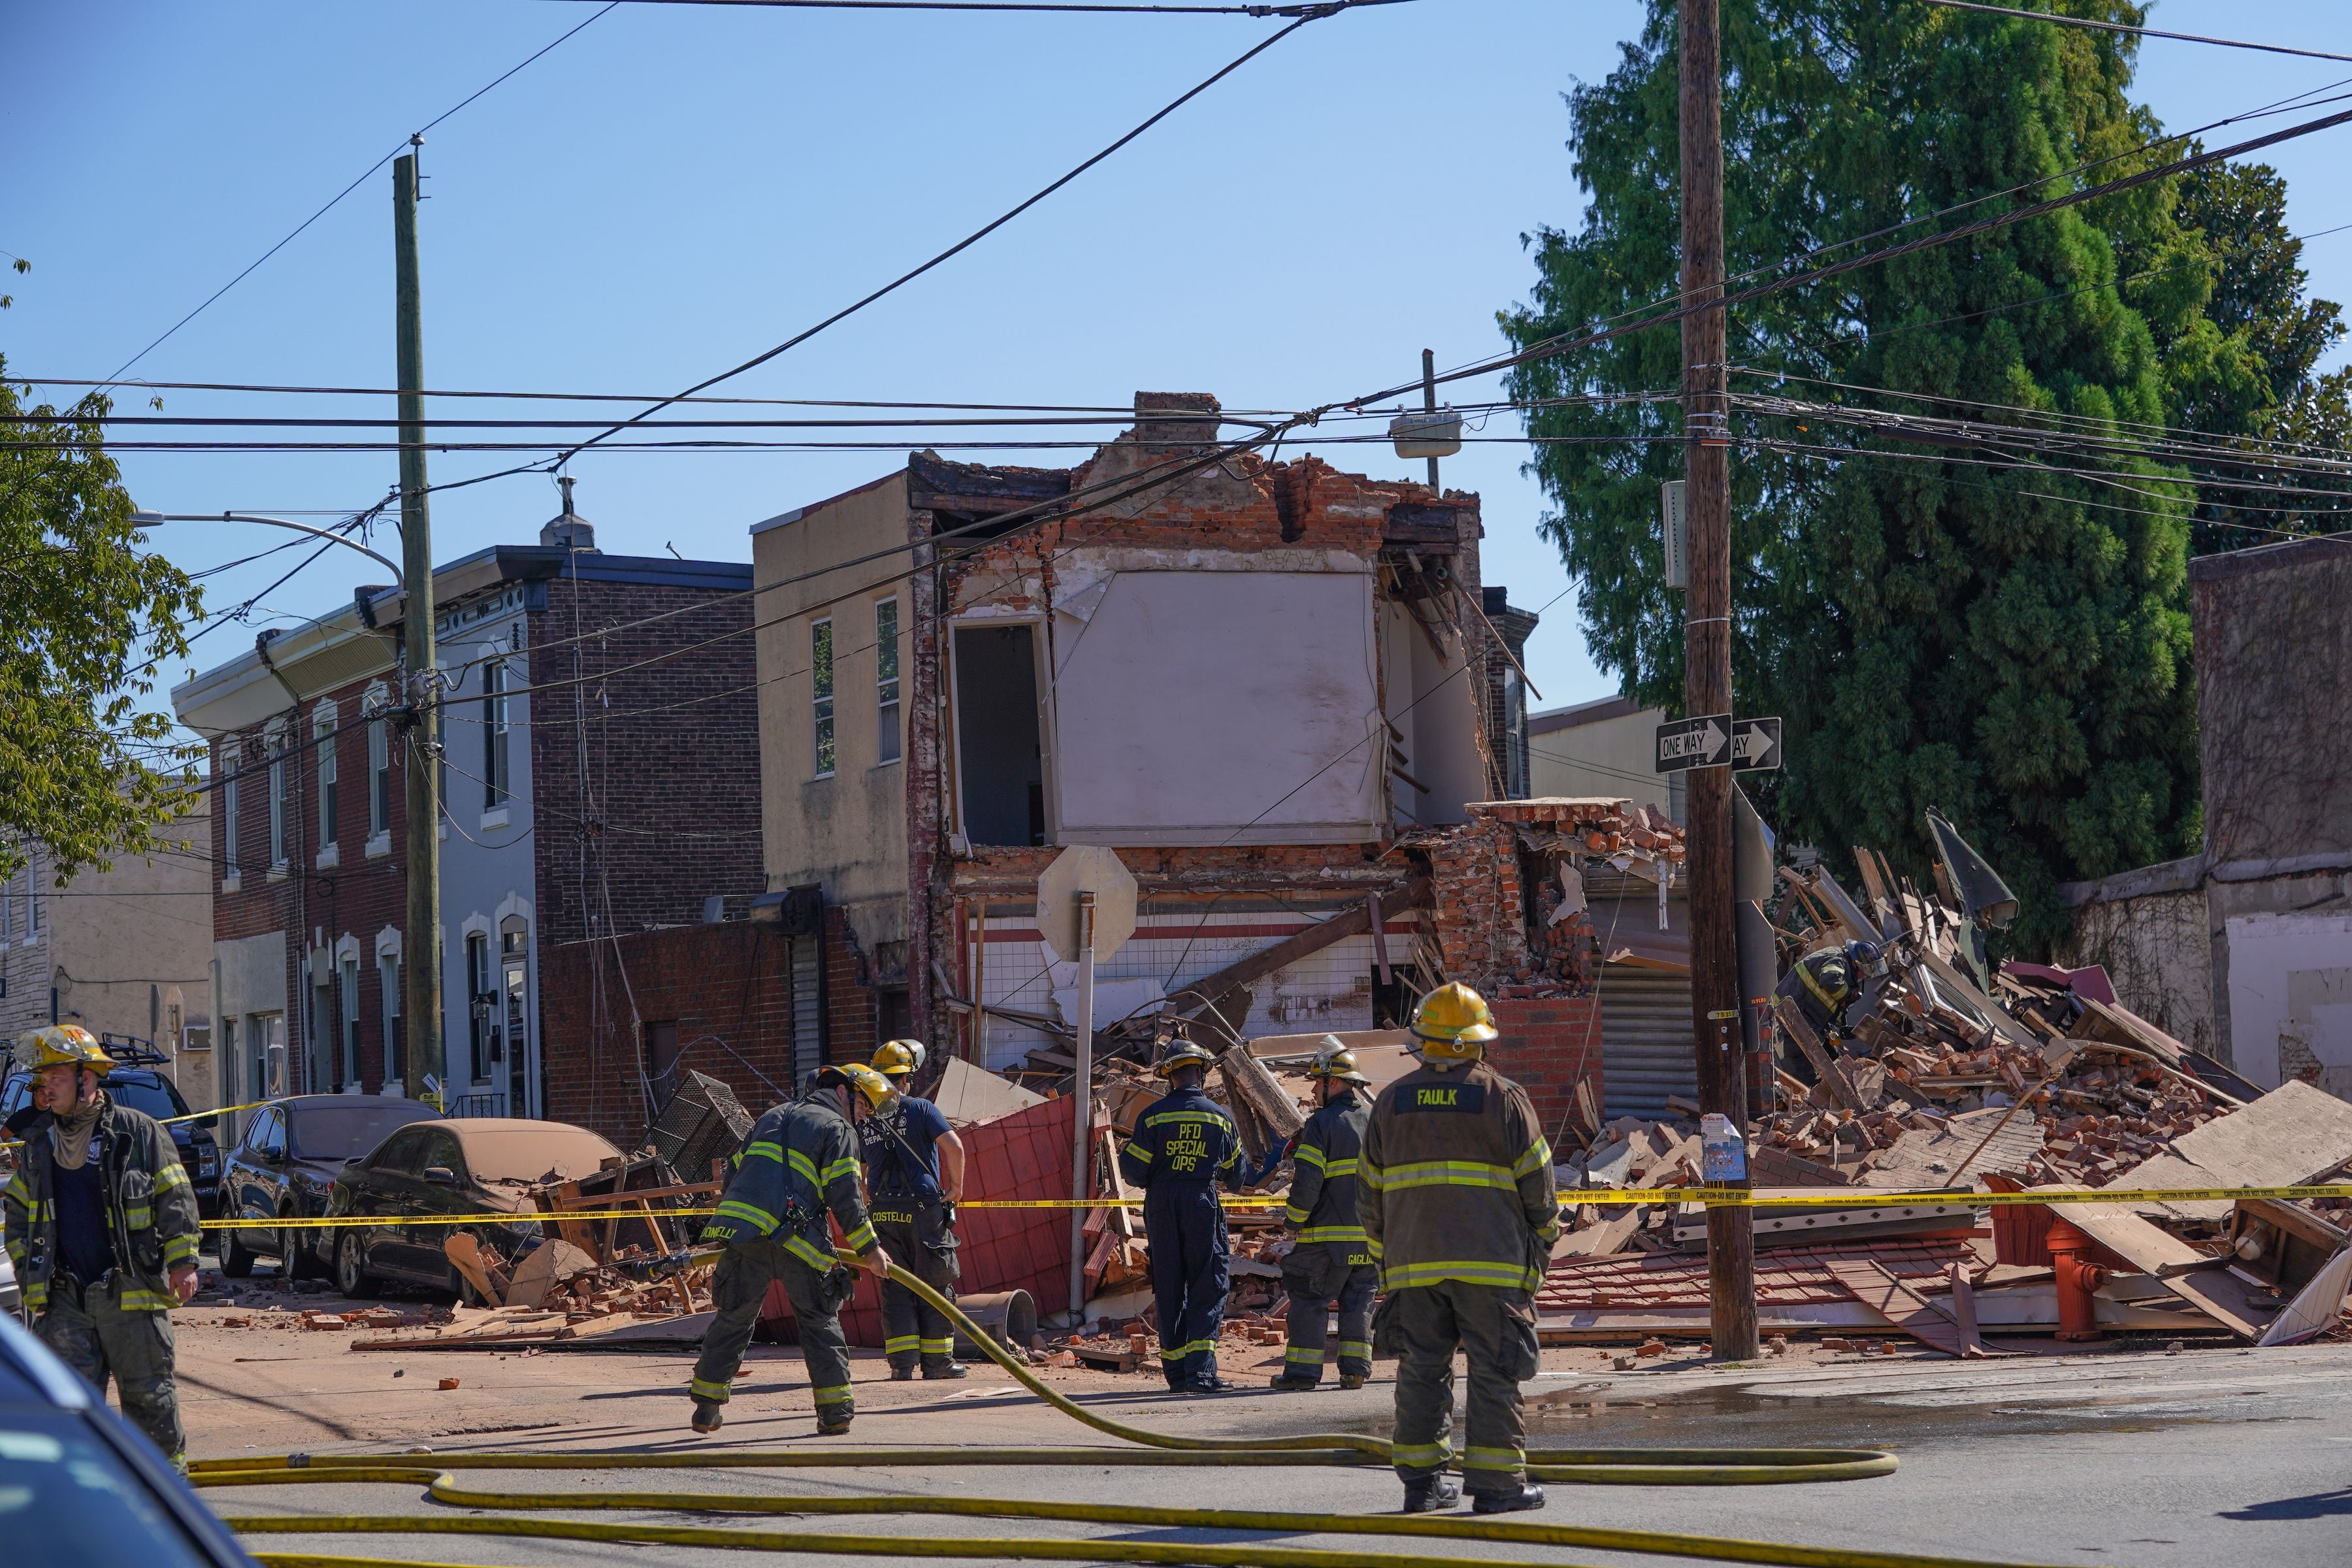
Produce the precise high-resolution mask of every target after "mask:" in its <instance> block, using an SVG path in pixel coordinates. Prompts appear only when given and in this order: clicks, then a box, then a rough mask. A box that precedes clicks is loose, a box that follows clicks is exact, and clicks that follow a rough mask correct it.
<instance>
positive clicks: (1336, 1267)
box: [1282, 1241, 1381, 1383]
mask: <svg viewBox="0 0 2352 1568" xmlns="http://www.w3.org/2000/svg"><path fill="white" fill-rule="evenodd" d="M1380 1278H1381V1275H1380V1270H1379V1269H1377V1268H1373V1267H1372V1258H1371V1254H1370V1252H1368V1251H1367V1250H1366V1249H1365V1244H1364V1243H1363V1242H1360V1241H1357V1242H1345V1241H1303V1242H1300V1243H1299V1244H1298V1246H1297V1248H1295V1249H1294V1250H1293V1251H1292V1252H1291V1254H1290V1256H1289V1257H1287V1258H1284V1259H1283V1260H1282V1283H1283V1288H1284V1289H1286V1290H1288V1291H1289V1292H1290V1348H1289V1349H1287V1350H1286V1351H1285V1352H1283V1354H1282V1375H1283V1377H1284V1378H1285V1379H1286V1380H1287V1381H1289V1382H1292V1383H1320V1382H1322V1381H1323V1345H1324V1338H1325V1332H1326V1331H1327V1330H1328V1328H1329V1327H1330V1321H1331V1302H1332V1301H1333V1300H1338V1301H1339V1373H1340V1375H1341V1376H1343V1377H1344V1376H1353V1377H1370V1375H1371V1373H1372V1292H1373V1291H1374V1290H1375V1289H1378V1288H1379V1285H1380Z"/></svg>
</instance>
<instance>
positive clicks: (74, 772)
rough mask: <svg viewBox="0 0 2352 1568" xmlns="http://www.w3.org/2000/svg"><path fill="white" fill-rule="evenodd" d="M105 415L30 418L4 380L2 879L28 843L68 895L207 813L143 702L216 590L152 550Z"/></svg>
mask: <svg viewBox="0 0 2352 1568" xmlns="http://www.w3.org/2000/svg"><path fill="white" fill-rule="evenodd" d="M5 371H6V365H5V362H0V378H5ZM26 391H27V393H29V389H26ZM107 410H108V403H107V400H106V399H105V398H104V397H102V396H96V395H93V396H90V397H87V398H85V399H83V400H82V401H81V402H80V403H79V404H77V405H74V406H73V407H72V408H70V409H68V410H65V411H63V412H59V411H58V410H57V409H55V408H52V407H50V406H49V405H46V404H44V405H38V406H35V407H31V408H27V407H26V406H25V405H24V404H23V402H22V401H20V398H19V394H18V390H17V388H16V387H14V386H11V385H9V384H7V383H6V382H5V379H0V419H4V420H5V423H0V875H6V876H13V875H15V874H16V871H17V870H18V869H19V868H21V867H22V866H23V865H24V863H25V858H26V857H25V844H26V841H27V840H30V839H38V840H40V841H41V843H42V844H43V845H45V846H46V847H47V852H48V856H47V858H48V860H49V862H50V864H51V866H52V867H53V868H54V869H55V871H56V875H57V878H58V881H59V882H63V881H65V880H66V879H68V878H69V877H71V876H72V875H73V874H74V873H75V872H76V871H78V870H79V869H81V868H83V867H85V866H90V865H96V866H100V867H101V868H103V867H105V866H108V865H110V864H111V863H112V860H111V858H112V857H113V856H116V855H121V854H141V853H145V852H147V851H150V850H152V849H155V848H159V847H164V846H165V845H166V844H168V843H172V842H174V841H173V840H172V839H170V838H169V837H168V835H169V828H170V824H171V823H172V822H173V819H174V818H176V817H177V816H180V815H182V814H183V813H184V811H185V810H186V809H187V807H188V805H189V804H190V802H191V800H192V798H193V797H192V795H191V794H190V789H189V786H190V784H192V782H193V778H194V773H193V768H192V766H191V765H190V759H191V756H192V752H191V751H190V750H189V749H188V748H185V747H183V746H178V745H175V744H173V741H172V734H171V724H170V721H168V720H167V719H165V718H164V717H163V715H162V714H160V713H155V712H150V711H141V710H140V703H139V700H140V699H141V698H142V697H143V696H145V695H146V694H147V693H148V692H150V691H152V689H153V688H154V679H153V671H154V669H155V668H156V667H157V666H158V665H159V664H161V663H162V662H163V661H164V660H166V659H170V658H178V657H180V656H181V655H183V654H184V653H185V652H186V651H187V641H186V638H185V637H184V634H183V632H182V630H181V627H182V625H183V623H184V622H186V621H187V620H189V619H190V618H192V617H194V616H196V615H197V614H198V613H199V611H200V609H201V607H202V596H201V595H202V590H201V589H200V588H198V587H197V586H196V584H194V583H191V582H190V581H189V580H188V578H187V576H186V575H185V574H183V573H182V572H181V571H180V570H179V569H178V568H177V567H175V566H173V564H172V563H170V562H168V561H165V560H164V559H163V557H162V556H160V555H152V554H149V553H146V552H144V551H142V549H141V548H140V546H141V545H142V542H143V541H142V537H141V535H140V534H139V533H138V532H137V531H136V530H135V529H133V527H132V526H131V498H130V496H129V495H128V494H127V493H125V491H124V490H123V488H122V484H121V477H120V475H119V474H118V473H117V472H116V469H115V465H114V461H113V459H112V458H109V457H108V456H107V455H106V450H105V445H104V434H105V432H104V426H101V425H100V424H99V423H98V421H99V419H100V417H101V416H104V415H105V414H106V412H107ZM19 419H22V420H24V421H25V422H24V423H21V424H20V423H17V421H18V420H19Z"/></svg>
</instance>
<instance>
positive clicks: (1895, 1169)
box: [1862, 1107, 2042, 1192]
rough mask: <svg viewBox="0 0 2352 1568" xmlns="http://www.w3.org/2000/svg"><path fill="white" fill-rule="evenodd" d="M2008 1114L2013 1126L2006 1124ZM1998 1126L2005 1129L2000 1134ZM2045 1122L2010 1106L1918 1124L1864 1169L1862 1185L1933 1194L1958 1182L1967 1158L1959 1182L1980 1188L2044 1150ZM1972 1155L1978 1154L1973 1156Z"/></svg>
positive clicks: (1972, 1111) (1893, 1190)
mask: <svg viewBox="0 0 2352 1568" xmlns="http://www.w3.org/2000/svg"><path fill="white" fill-rule="evenodd" d="M2004 1116H2008V1117H2009V1121H2008V1125H2006V1126H2001V1119H2002V1118H2003V1117H2004ZM1996 1127H2000V1131H1998V1132H1995V1131H1993V1129H1994V1128H1996ZM1988 1136H1990V1138H1991V1142H1990V1143H1987V1142H1985V1140H1986V1138H1987V1137H1988ZM1979 1144H1984V1152H1983V1153H1981V1154H1977V1153H1976V1151H1977V1146H1978V1145H1979ZM2040 1152H2042V1124H2041V1123H2040V1122H2038V1121H2034V1120H2033V1116H2032V1112H2030V1111H2025V1110H2020V1111H2018V1112H2017V1113H2016V1114H2015V1115H2013V1116H2011V1115H2009V1110H2008V1108H2007V1107H2002V1108H2000V1109H1998V1110H1971V1111H1969V1112H1968V1113H1967V1114H1966V1115H1964V1116H1955V1117H1953V1118H1952V1119H1951V1120H1950V1121H1948V1122H1947V1123H1946V1124H1945V1125H1944V1126H1942V1127H1939V1128H1937V1129H1935V1130H1934V1131H1927V1130H1924V1129H1920V1128H1914V1129H1912V1130H1911V1131H1907V1132H1905V1133H1904V1134H1903V1135H1902V1136H1901V1137H1899V1138H1897V1139H1896V1140H1895V1142H1894V1143H1893V1144H1892V1145H1891V1146H1890V1147H1889V1148H1888V1149H1887V1150H1886V1152H1885V1153H1883V1154H1881V1155H1880V1156H1879V1158H1878V1163H1877V1164H1876V1165H1875V1166H1874V1167H1873V1168H1872V1169H1870V1170H1867V1171H1864V1173H1862V1184H1863V1185H1864V1186H1868V1187H1880V1188H1884V1189H1886V1190H1888V1191H1892V1192H1929V1191H1933V1190H1935V1189H1937V1188H1939V1187H1948V1186H1952V1185H1954V1184H1955V1179H1954V1176H1955V1173H1957V1172H1958V1171H1959V1170H1960V1167H1961V1164H1962V1163H1963V1162H1965V1163H1966V1164H1967V1166H1968V1169H1967V1172H1966V1173H1965V1174H1962V1175H1960V1176H1959V1177H1958V1184H1965V1185H1969V1186H1975V1185H1978V1184H1980V1182H1981V1181H1982V1178H1983V1177H1984V1176H1985V1174H1986V1173H1988V1172H1996V1173H1997V1172H2003V1171H2022V1170H2023V1169H2025V1162H2026V1161H2027V1160H2029V1159H2031V1158H2032V1157H2033V1156H2034V1155H2036V1154H2038V1153H2040ZM1971 1154H1976V1158H1974V1159H1973V1160H1971V1159H1969V1155H1971Z"/></svg>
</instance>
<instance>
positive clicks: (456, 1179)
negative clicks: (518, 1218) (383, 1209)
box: [400, 1127, 482, 1285]
mask: <svg viewBox="0 0 2352 1568" xmlns="http://www.w3.org/2000/svg"><path fill="white" fill-rule="evenodd" d="M422 1131H423V1132H424V1136H425V1152H424V1155H423V1156H422V1160H421V1163H420V1164H419V1166H418V1169H417V1174H416V1194H415V1212H416V1213H417V1215H420V1216H423V1215H471V1214H477V1213H479V1212H480V1210H481V1207H482V1205H481V1201H480V1199H479V1198H478V1196H477V1195H476V1194H474V1193H473V1191H472V1190H471V1184H469V1183H468V1182H467V1177H466V1160H465V1156H464V1154H463V1153H462V1152H460V1151H459V1149H458V1147H457V1139H456V1138H454V1137H452V1136H451V1135H450V1134H449V1133H447V1132H446V1131H442V1130H441V1129H439V1128H437V1127H426V1128H424V1129H422ZM459 1228H461V1227H459V1226H446V1225H413V1226H403V1227H402V1229H403V1231H404V1236H403V1237H402V1240H401V1243H400V1245H401V1246H402V1247H404V1253H403V1257H404V1271H405V1272H407V1273H408V1274H409V1276H410V1277H411V1278H413V1279H420V1280H424V1281H425V1282H427V1283H430V1284H435V1285H446V1284H447V1283H448V1280H449V1255H448V1253H447V1252H446V1250H445V1249H444V1247H443V1244H444V1243H445V1242H446V1241H447V1240H448V1239H449V1237H451V1236H453V1235H455V1234H456V1233H457V1230H458V1229H459Z"/></svg>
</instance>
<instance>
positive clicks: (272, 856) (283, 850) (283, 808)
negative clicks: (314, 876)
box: [269, 731, 294, 871]
mask: <svg viewBox="0 0 2352 1568" xmlns="http://www.w3.org/2000/svg"><path fill="white" fill-rule="evenodd" d="M269 746H270V752H269V868H270V869H271V870H273V871H283V870H284V869H286V858H287V854H288V850H287V830H288V829H289V827H291V826H293V824H292V822H291V820H290V816H291V812H292V807H293V804H294V797H293V795H291V794H290V793H289V784H290V783H291V781H290V780H289V778H288V776H287V773H288V769H287V766H286V736H285V734H284V732H283V731H280V732H279V733H278V734H277V735H275V736H273V737H272V738H271V740H270V742H269Z"/></svg>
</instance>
